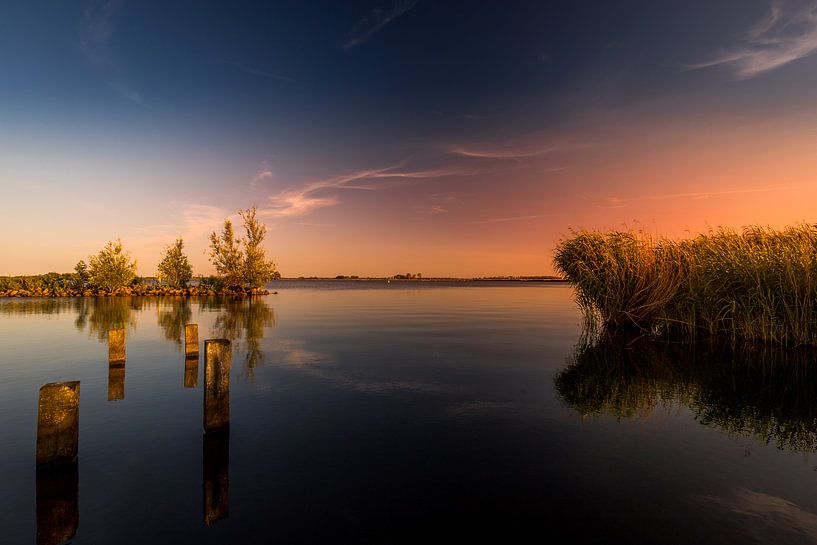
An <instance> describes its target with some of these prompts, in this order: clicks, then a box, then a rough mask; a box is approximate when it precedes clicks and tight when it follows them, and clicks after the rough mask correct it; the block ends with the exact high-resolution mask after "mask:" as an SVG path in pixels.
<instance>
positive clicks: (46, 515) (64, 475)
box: [37, 461, 79, 545]
mask: <svg viewBox="0 0 817 545" xmlns="http://www.w3.org/2000/svg"><path fill="white" fill-rule="evenodd" d="M78 498H79V462H77V461H73V462H71V463H67V464H61V465H57V466H42V467H41V466H38V467H37V545H57V544H59V543H65V542H67V541H69V540H71V539H73V537H74V535H75V534H76V533H77V528H78V527H79V501H78Z"/></svg>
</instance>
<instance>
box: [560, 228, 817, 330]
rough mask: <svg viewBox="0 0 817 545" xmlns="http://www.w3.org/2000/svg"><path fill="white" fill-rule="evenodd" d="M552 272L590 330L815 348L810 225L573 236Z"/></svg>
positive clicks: (815, 262)
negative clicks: (691, 234) (570, 287)
mask: <svg viewBox="0 0 817 545" xmlns="http://www.w3.org/2000/svg"><path fill="white" fill-rule="evenodd" d="M554 261H555V265H556V267H557V269H558V270H559V271H560V272H561V273H562V274H564V276H565V277H566V278H567V279H568V280H569V281H570V282H572V283H573V284H574V286H575V287H576V296H577V301H578V304H579V306H580V307H581V308H582V310H583V311H584V314H585V316H586V318H587V320H588V321H589V323H590V324H592V325H594V326H597V327H598V326H600V327H601V328H602V329H609V330H616V329H634V330H643V331H649V332H652V333H658V334H660V335H664V336H667V337H671V338H675V339H684V340H695V339H698V338H700V337H704V336H727V337H728V338H730V339H732V340H758V341H764V342H774V343H780V344H786V345H799V344H812V345H813V344H817V226H815V225H807V224H799V225H795V226H792V227H788V228H786V229H784V230H774V229H770V228H763V227H750V228H746V229H744V230H743V231H742V232H735V231H732V230H729V229H718V230H715V231H711V232H709V233H706V234H702V235H699V236H697V237H695V238H692V239H684V240H670V239H666V238H653V237H650V236H647V235H645V234H643V233H639V232H635V231H611V232H607V233H599V232H592V231H576V232H573V233H571V236H570V237H568V238H566V239H564V240H562V241H561V242H560V243H559V245H558V247H557V248H556V252H555V259H554Z"/></svg>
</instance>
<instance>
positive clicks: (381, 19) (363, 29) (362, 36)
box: [343, 0, 418, 49]
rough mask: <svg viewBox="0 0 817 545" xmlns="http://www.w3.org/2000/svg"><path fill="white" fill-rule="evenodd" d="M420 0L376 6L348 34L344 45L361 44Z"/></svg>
mask: <svg viewBox="0 0 817 545" xmlns="http://www.w3.org/2000/svg"><path fill="white" fill-rule="evenodd" d="M417 1H418V0H397V1H396V2H394V4H392V6H391V8H390V9H385V8H375V9H373V10H372V11H370V12H369V13H368V14H367V15H366V16H365V17H364V18H363V19H361V20H360V21H358V22H357V23H356V24H355V26H354V27H352V30H350V31H349V34H348V35H347V36H346V43H344V44H343V47H345V48H347V49H348V48H350V47H354V46H356V45H360V44H362V43H363V42H365V41H366V40H368V39H369V38H371V37H372V36H373V35H374V34H375V33H376V32H378V31H379V30H381V29H382V28H383V27H384V26H386V25H388V24H389V23H391V22H392V21H394V20H395V19H397V18H398V17H400V16H401V15H403V14H404V13H406V12H407V11H408V10H410V9H411V8H413V7H414V6H415V5H416V4H417Z"/></svg>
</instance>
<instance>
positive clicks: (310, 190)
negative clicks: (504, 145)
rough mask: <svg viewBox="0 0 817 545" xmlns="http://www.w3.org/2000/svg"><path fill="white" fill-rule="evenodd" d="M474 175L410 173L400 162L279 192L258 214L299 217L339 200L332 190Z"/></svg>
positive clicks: (458, 170)
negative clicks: (331, 192)
mask: <svg viewBox="0 0 817 545" xmlns="http://www.w3.org/2000/svg"><path fill="white" fill-rule="evenodd" d="M476 173H477V171H474V170H473V169H463V168H459V167H440V168H431V169H418V170H412V169H406V168H403V163H398V164H397V165H393V166H390V167H386V168H381V169H370V170H361V171H358V172H353V173H351V174H345V175H342V176H333V177H330V178H326V179H324V180H318V181H315V182H312V183H309V184H307V185H305V186H303V187H300V188H295V189H288V190H285V191H282V192H280V193H278V194H276V195H273V196H272V197H270V203H269V205H268V206H267V207H264V208H263V209H259V213H260V214H264V215H266V216H268V217H288V216H302V215H305V214H309V213H310V212H313V211H314V210H318V209H320V208H326V207H329V206H334V205H336V204H338V203H339V202H340V200H339V198H338V196H337V194H327V193H328V192H330V191H332V190H334V191H338V190H349V189H356V190H361V191H375V190H382V189H386V188H389V187H393V186H395V185H397V184H400V183H405V182H406V181H413V180H430V179H434V178H445V177H449V176H468V175H472V174H476Z"/></svg>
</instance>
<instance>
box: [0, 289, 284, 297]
mask: <svg viewBox="0 0 817 545" xmlns="http://www.w3.org/2000/svg"><path fill="white" fill-rule="evenodd" d="M272 293H273V294H276V293H278V292H277V291H275V292H272ZM269 294H270V291H269V290H266V289H260V288H220V289H215V288H211V287H204V286H190V287H187V288H171V287H167V286H126V287H122V288H116V289H113V290H105V289H102V288H82V289H80V288H35V289H30V290H26V289H16V290H0V297H128V296H144V297H195V296H224V297H251V296H253V295H269Z"/></svg>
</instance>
